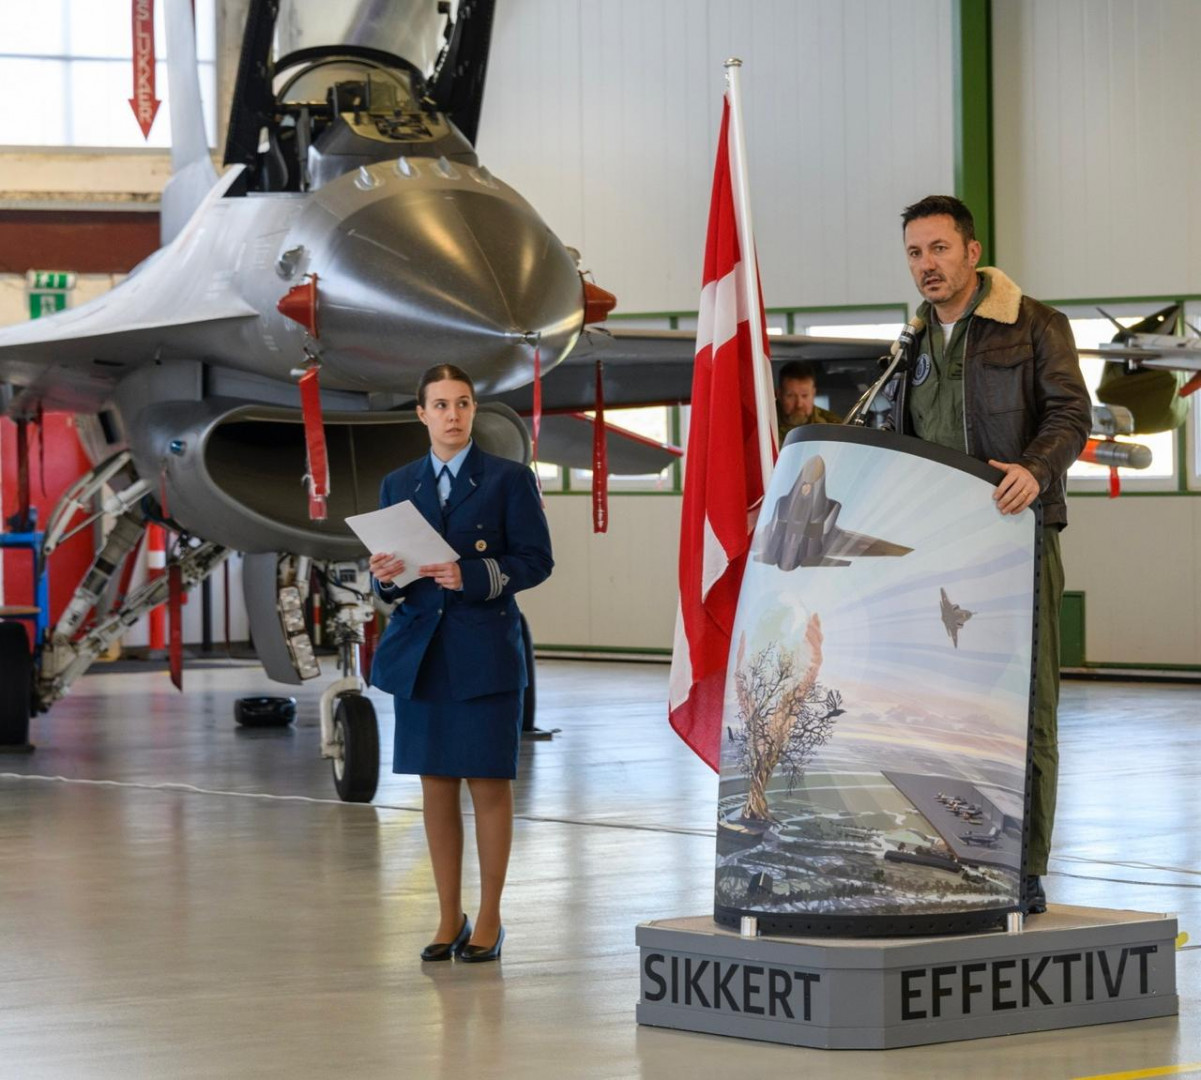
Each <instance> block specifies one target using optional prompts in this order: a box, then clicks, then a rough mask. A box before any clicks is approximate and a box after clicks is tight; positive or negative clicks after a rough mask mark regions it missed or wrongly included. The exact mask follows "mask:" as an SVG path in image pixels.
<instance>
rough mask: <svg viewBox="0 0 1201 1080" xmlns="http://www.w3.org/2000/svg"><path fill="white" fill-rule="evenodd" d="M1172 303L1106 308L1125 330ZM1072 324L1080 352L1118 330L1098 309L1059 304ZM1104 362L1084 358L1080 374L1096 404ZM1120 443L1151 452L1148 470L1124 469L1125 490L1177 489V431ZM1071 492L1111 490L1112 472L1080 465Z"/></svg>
mask: <svg viewBox="0 0 1201 1080" xmlns="http://www.w3.org/2000/svg"><path fill="white" fill-rule="evenodd" d="M1171 302H1172V301H1171V300H1163V301H1158V302H1144V301H1139V302H1137V303H1127V304H1113V305H1110V304H1105V305H1104V307H1105V310H1106V311H1108V312H1109V314H1111V315H1113V316H1114V318H1116V319H1117V321H1118V322H1119V323H1120V324H1121V325H1122V326H1133V325H1134V324H1135V323H1136V322H1138V321H1139V320H1140V319H1143V318H1146V317H1147V316H1148V315H1150V314H1151V313H1152V312H1154V311H1156V310H1158V309H1159V308H1162V307H1164V306H1165V305H1166V304H1169V303H1171ZM1055 306H1056V307H1058V308H1059V309H1060V310H1061V311H1063V312H1064V314H1066V315H1067V316H1068V318H1069V320H1070V321H1071V324H1072V333H1073V335H1074V336H1075V338H1076V347H1077V348H1079V349H1095V348H1096V347H1097V346H1098V345H1100V344H1102V343H1104V342H1109V341H1112V340H1113V337H1114V335H1115V334H1116V333H1117V329H1116V328H1115V327H1114V325H1113V323H1111V322H1110V321H1109V320H1108V319H1107V318H1105V316H1104V315H1101V314H1100V313H1099V312H1098V311H1097V309H1096V307H1095V306H1093V307H1085V306H1083V305H1081V306H1074V305H1070V304H1056V305H1055ZM1104 366H1105V360H1104V359H1103V358H1102V357H1099V356H1082V357H1081V358H1080V370H1081V372H1082V373H1083V375H1084V381H1085V383H1086V385H1087V386H1088V392H1089V395H1090V396H1091V398H1092V400H1093V404H1094V405H1096V404H1100V402H1099V401H1098V400H1097V385H1098V383H1099V382H1100V380H1101V372H1102V369H1103V368H1104ZM1117 438H1118V441H1119V442H1129V443H1137V444H1139V445H1142V446H1145V447H1147V449H1149V450H1150V451H1151V465H1150V467H1148V468H1146V469H1122V470H1121V480H1122V488H1123V489H1124V490H1139V489H1142V490H1148V491H1169V490H1173V489H1174V488H1175V487H1176V475H1177V453H1176V449H1177V435H1176V432H1175V431H1163V432H1158V433H1155V434H1151V435H1143V434H1136V435H1119V436H1118V437H1117ZM1068 480H1069V489H1070V490H1071V491H1077V492H1086V491H1103V490H1105V489H1106V488H1107V487H1108V483H1109V469H1108V468H1106V467H1105V466H1103V465H1091V464H1089V463H1088V462H1084V461H1077V462H1076V463H1075V464H1074V465H1073V466H1072V467H1071V468H1070V469H1069V470H1068Z"/></svg>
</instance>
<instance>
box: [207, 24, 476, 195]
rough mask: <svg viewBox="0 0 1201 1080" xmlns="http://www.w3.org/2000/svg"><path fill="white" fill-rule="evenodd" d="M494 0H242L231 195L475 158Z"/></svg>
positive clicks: (306, 187) (304, 187)
mask: <svg viewBox="0 0 1201 1080" xmlns="http://www.w3.org/2000/svg"><path fill="white" fill-rule="evenodd" d="M492 4H493V0H348V2H345V3H337V4H331V3H329V2H328V0H279V2H278V3H272V2H271V0H251V5H250V11H249V15H248V21H247V29H246V38H245V41H244V44H243V50H242V59H241V64H240V66H239V71H238V82H237V87H236V88H235V96H234V105H233V109H232V111H231V115H230V129H229V141H228V144H227V146H226V155H225V160H226V163H227V164H234V163H237V162H242V163H244V164H246V165H248V166H250V168H248V169H247V171H246V174H245V182H244V183H243V184H241V185H239V188H238V189H237V190H235V191H231V194H244V193H245V192H246V191H310V190H313V189H316V188H319V187H321V186H323V185H324V184H326V183H328V182H329V181H330V180H333V179H335V178H336V177H338V176H342V175H344V174H345V173H348V172H351V171H353V170H355V169H357V168H359V167H360V166H362V165H370V164H373V163H375V162H378V161H382V160H387V159H395V158H398V157H400V156H401V155H404V156H407V157H434V158H439V157H446V158H447V159H448V160H451V161H457V162H461V163H463V164H467V165H474V164H476V163H477V161H476V157H475V152H474V151H473V149H472V146H471V140H472V139H473V138H474V135H475V128H476V125H477V123H478V118H479V106H480V102H481V100H482V96H483V76H484V71H485V68H486V64H487V53H488V44H489V39H490V36H491V15H492Z"/></svg>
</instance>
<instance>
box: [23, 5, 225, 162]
mask: <svg viewBox="0 0 1201 1080" xmlns="http://www.w3.org/2000/svg"><path fill="white" fill-rule="evenodd" d="M162 7H163V5H162V2H161V0H158V2H156V3H155V4H154V37H155V43H154V55H155V60H156V63H155V97H156V98H157V99H159V100H160V101H161V105H160V107H159V110H158V113H157V115H156V116H155V120H154V125H153V127H152V128H151V129H150V138H149V140H146V139H144V138H143V137H142V131H141V128H140V127H139V126H138V122H137V120H136V118H135V117H134V112H133V109H132V108H131V107H130V104H129V100H130V97H131V96H132V94H133V82H134V71H133V42H132V28H131V25H130V0H46V2H44V3H38V4H5V5H4V13H3V25H2V28H0V97H2V98H3V100H5V101H8V102H24V103H26V107H23V108H10V109H5V110H3V111H2V112H0V145H7V146H66V147H70V146H103V147H116V148H126V147H130V148H132V147H145V146H152V147H167V146H170V145H171V117H170V115H169V110H168V106H167V102H168V100H169V97H170V87H169V86H168V82H167V65H166V60H167V45H166V34H165V24H164V16H163V11H162ZM195 13H196V54H197V59H198V61H199V72H200V96H201V100H202V102H203V105H204V117H205V127H206V130H207V133H208V141H209V145H210V146H215V145H216V143H217V125H216V122H215V116H216V110H215V104H216V83H217V79H216V14H215V0H195Z"/></svg>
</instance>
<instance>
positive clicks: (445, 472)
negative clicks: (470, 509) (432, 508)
mask: <svg viewBox="0 0 1201 1080" xmlns="http://www.w3.org/2000/svg"><path fill="white" fill-rule="evenodd" d="M443 477H445V478H446V494H445V495H443V494H442V478H443ZM454 482H455V481H454V477H453V476H451V475H450V466H449V465H443V466H442V471H441V472H440V473H438V502H439V503H440V504H441V506H442V512H443V514H445V512H446V504H447V503H448V502H449V501H450V489H451V487H452V485H453V484H454Z"/></svg>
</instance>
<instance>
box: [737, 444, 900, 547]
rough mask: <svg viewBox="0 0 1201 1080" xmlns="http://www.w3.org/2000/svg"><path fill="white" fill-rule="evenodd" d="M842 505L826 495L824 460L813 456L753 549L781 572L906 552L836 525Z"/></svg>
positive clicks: (898, 545) (889, 543)
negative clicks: (865, 556)
mask: <svg viewBox="0 0 1201 1080" xmlns="http://www.w3.org/2000/svg"><path fill="white" fill-rule="evenodd" d="M841 509H842V504H841V503H840V502H838V501H836V500H834V499H831V498H829V497H828V496H827V495H826V463H825V461H824V460H822V458H821V457H820V456H817V457H813V458H811V459H810V460H809V461H807V462H806V463H805V464H804V466H803V467H802V468H801V473H800V475H799V476H798V477H797V479H796V482H795V483H794V484H793V485H792V489H791V490H790V491H789V492H788V494H787V495H784V496H782V497H781V498H780V499H779V500H778V501H777V502H776V509H775V513H774V514H773V515H772V521H771V524H770V525H769V526H768V528H767V531H766V533H765V534H764V537H763V544H762V547H761V549H760V550H759V551H757V552H756V553H755V558H756V559H757V560H758V561H759V562H764V563H770V564H771V565H772V566H778V567H779V568H780V569H781V570H795V569H796V568H797V567H798V566H850V565H851V564H850V562H849V561H848V560H847V559H845V558H841V559H840V558H835V556H838V555H844V556H855V555H898V556H899V555H908V554H909V552H911V551H912V550H913V548H909V547H905V546H904V545H902V544H894V543H892V542H891V541H888V540H881V539H880V538H879V537H876V536H867V535H865V534H864V533H857V532H850V531H848V530H846V529H840V528H839V527H838V525H837V524H836V522H837V521H838V514H839V511H840V510H841Z"/></svg>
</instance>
